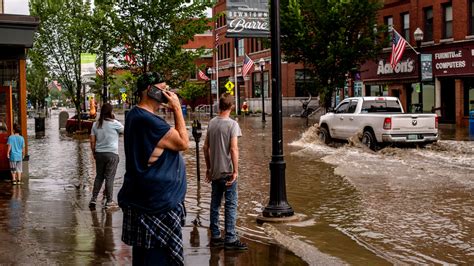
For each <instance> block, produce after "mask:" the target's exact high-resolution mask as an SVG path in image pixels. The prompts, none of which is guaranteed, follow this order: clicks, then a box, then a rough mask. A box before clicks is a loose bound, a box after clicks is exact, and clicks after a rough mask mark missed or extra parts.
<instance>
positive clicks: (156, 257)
mask: <svg viewBox="0 0 474 266" xmlns="http://www.w3.org/2000/svg"><path fill="white" fill-rule="evenodd" d="M135 94H136V95H137V96H139V97H140V102H139V103H138V105H137V106H135V107H134V108H132V110H130V112H129V113H128V114H127V118H126V120H125V131H124V144H125V167H126V173H125V176H124V183H123V186H122V188H121V190H120V192H119V195H118V202H119V206H120V207H121V208H122V210H123V213H124V218H123V227H122V240H123V241H124V242H125V243H126V244H128V245H131V246H133V249H132V261H133V265H152V264H153V265H184V256H183V243H182V242H183V240H182V233H181V227H182V225H183V223H184V216H185V209H184V198H185V194H186V169H185V165H184V161H183V158H182V156H181V154H180V151H184V150H186V149H187V148H188V146H189V136H188V132H187V129H186V124H185V121H184V117H183V113H182V111H181V103H180V101H179V99H178V96H177V95H176V94H175V93H173V92H171V91H168V90H167V85H166V82H165V81H164V79H163V78H162V76H161V75H160V74H158V73H155V72H148V73H145V74H143V75H142V76H140V77H139V78H138V80H137V91H136V92H135ZM164 102H167V107H168V108H170V109H171V110H172V112H173V113H174V127H171V126H170V125H169V124H168V123H167V122H166V121H165V120H164V119H163V118H161V117H159V116H158V115H156V114H155V113H156V112H157V111H158V110H159V109H160V108H161V106H162V105H163V103H164Z"/></svg>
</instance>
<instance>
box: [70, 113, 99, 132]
mask: <svg viewBox="0 0 474 266" xmlns="http://www.w3.org/2000/svg"><path fill="white" fill-rule="evenodd" d="M94 121H95V120H93V119H91V118H90V116H89V113H82V114H81V124H80V125H81V127H80V128H81V129H82V130H85V129H87V132H88V133H90V132H91V129H92V125H93V124H94ZM77 130H79V120H78V115H74V116H73V117H70V118H69V119H68V120H67V121H66V131H67V132H68V133H74V132H76V131H77Z"/></svg>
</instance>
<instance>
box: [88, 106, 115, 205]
mask: <svg viewBox="0 0 474 266" xmlns="http://www.w3.org/2000/svg"><path fill="white" fill-rule="evenodd" d="M120 133H123V125H122V124H121V123H120V122H119V121H117V120H115V116H114V114H113V107H112V105H111V104H110V103H105V104H104V105H102V109H101V110H100V116H99V120H98V121H96V122H94V125H93V126H92V130H91V135H90V142H91V149H92V153H93V154H94V158H95V166H96V177H95V181H94V189H93V191H92V198H91V201H90V202H89V208H92V209H93V208H95V206H96V203H97V196H98V195H99V192H100V189H101V188H102V184H103V183H104V180H105V192H104V194H105V197H106V198H107V201H106V203H105V208H106V209H107V208H116V207H118V205H117V203H115V201H113V199H112V197H113V189H114V179H115V172H116V171H117V166H118V163H119V155H118V138H119V134H120Z"/></svg>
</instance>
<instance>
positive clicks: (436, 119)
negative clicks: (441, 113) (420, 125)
mask: <svg viewBox="0 0 474 266" xmlns="http://www.w3.org/2000/svg"><path fill="white" fill-rule="evenodd" d="M438 120H439V117H438V116H436V117H435V128H438Z"/></svg>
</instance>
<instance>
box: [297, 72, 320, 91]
mask: <svg viewBox="0 0 474 266" xmlns="http://www.w3.org/2000/svg"><path fill="white" fill-rule="evenodd" d="M308 93H311V94H313V96H314V93H316V82H315V80H314V78H313V76H312V75H311V72H310V71H309V70H308V69H299V70H295V97H308V96H309V94H308Z"/></svg>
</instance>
